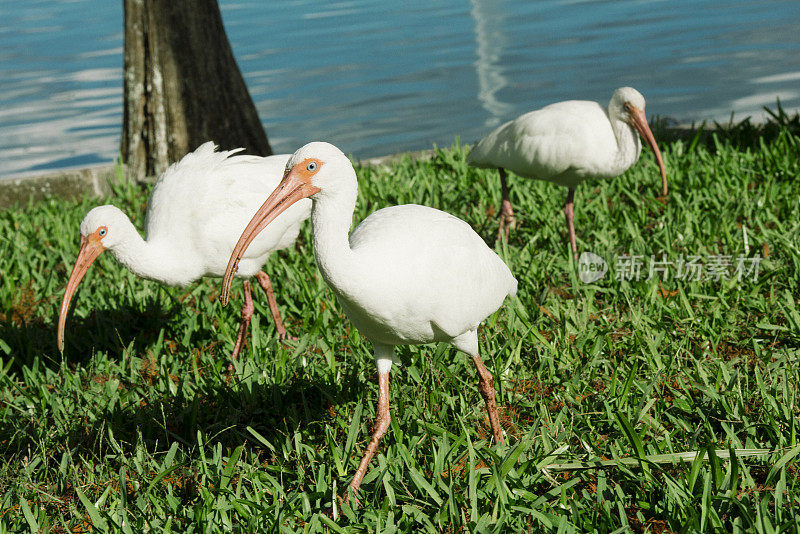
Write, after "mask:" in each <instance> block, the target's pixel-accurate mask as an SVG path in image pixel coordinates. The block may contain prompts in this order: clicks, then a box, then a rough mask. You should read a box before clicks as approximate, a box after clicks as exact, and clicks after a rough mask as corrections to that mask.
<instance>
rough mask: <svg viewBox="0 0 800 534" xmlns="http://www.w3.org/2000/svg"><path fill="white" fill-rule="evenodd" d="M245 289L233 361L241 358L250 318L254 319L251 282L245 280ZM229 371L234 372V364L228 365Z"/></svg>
mask: <svg viewBox="0 0 800 534" xmlns="http://www.w3.org/2000/svg"><path fill="white" fill-rule="evenodd" d="M242 288H243V289H244V306H242V322H241V324H239V335H237V336H236V344H235V345H234V346H233V354H231V359H232V360H236V359H238V358H239V352H240V351H241V350H242V345H244V337H245V335H246V334H247V328H248V327H249V326H250V318H251V317H253V312H254V311H255V307H254V306H253V297H252V294H251V291H250V282H249V281H248V280H245V281H244V283H242ZM228 370H229V371H233V363H230V364H228Z"/></svg>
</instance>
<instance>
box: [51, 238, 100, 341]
mask: <svg viewBox="0 0 800 534" xmlns="http://www.w3.org/2000/svg"><path fill="white" fill-rule="evenodd" d="M105 249H106V247H104V246H103V243H102V242H101V241H100V236H99V235H97V232H95V233H93V234H92V235H90V236H88V237H84V236H81V248H80V251H78V259H76V260H75V266H74V267H73V268H72V274H70V275H69V280H68V281H67V289H66V291H64V299H63V300H62V301H61V311H60V312H59V314H58V350H60V351H61V352H64V327H65V326H66V322H67V312H68V311H69V304H70V301H72V296H73V295H74V294H75V290H76V289H78V284H80V283H81V280H82V279H83V276H84V275H85V274H86V271H88V270H89V267H90V266H91V265H92V262H94V260H96V259H97V257H98V256H99V255H100V253H101V252H103V251H104V250H105Z"/></svg>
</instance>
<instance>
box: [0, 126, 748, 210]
mask: <svg viewBox="0 0 800 534" xmlns="http://www.w3.org/2000/svg"><path fill="white" fill-rule="evenodd" d="M669 122H670V119H668V118H662V117H655V118H654V120H652V121H651V124H650V126H651V128H652V130H653V134H654V136H655V137H656V139H659V140H660V141H661V142H663V143H671V142H673V141H676V140H678V139H684V140H686V139H688V138H690V137H693V136H694V135H696V133H697V131H698V130H699V129H700V128H702V129H703V132H704V135H710V134H712V133H713V132H715V131H717V130H718V129H720V128H721V129H725V128H726V127H735V125H736V123H730V124H719V123H715V124H712V125H708V124H706V123H700V124H696V123H693V124H677V125H676V124H674V122H673V123H672V124H669ZM668 124H669V125H668ZM759 124H760V123H758V122H754V123H753V125H754V126H758V125H759ZM761 125H763V124H761ZM465 144H466V143H465ZM433 150H434V149H433V148H427V149H421V150H410V151H405V152H397V153H394V154H388V155H385V156H378V157H373V158H365V159H354V161H355V164H356V166H362V167H372V166H377V165H384V164H388V163H391V162H393V161H397V160H399V159H401V158H403V157H406V156H410V157H411V158H413V159H427V158H429V157H431V155H432V154H433ZM116 171H117V164H116V163H115V162H109V163H105V164H97V165H92V166H88V167H74V168H67V169H61V170H48V171H42V172H36V173H32V174H28V175H25V174H14V175H12V176H11V177H9V178H0V210H7V209H13V208H15V207H17V208H21V207H23V206H26V205H28V204H30V203H38V202H42V201H45V200H47V199H49V198H52V197H58V198H62V199H76V198H82V197H84V196H85V195H86V194H87V193H90V194H91V196H92V197H95V198H96V197H101V196H104V195H107V194H108V193H110V192H111V187H110V185H109V181H111V180H113V179H116ZM153 181H155V177H147V178H145V179H143V180H140V183H143V184H146V183H151V182H153Z"/></svg>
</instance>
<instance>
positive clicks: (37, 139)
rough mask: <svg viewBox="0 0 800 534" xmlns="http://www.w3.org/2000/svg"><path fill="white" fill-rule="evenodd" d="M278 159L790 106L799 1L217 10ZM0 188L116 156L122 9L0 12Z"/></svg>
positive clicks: (799, 35) (103, 3) (46, 4)
mask: <svg viewBox="0 0 800 534" xmlns="http://www.w3.org/2000/svg"><path fill="white" fill-rule="evenodd" d="M220 6H221V8H222V13H223V19H224V22H225V26H226V28H227V32H228V37H229V39H230V41H231V44H232V46H233V50H234V54H235V55H236V58H237V60H238V62H239V66H240V68H241V69H242V72H243V74H244V77H245V80H246V81H247V84H248V87H249V88H250V92H251V94H252V96H253V99H254V101H255V103H256V106H257V108H258V111H259V114H260V117H261V120H262V122H263V123H264V126H265V128H266V131H267V135H268V137H269V139H270V142H271V143H272V146H273V148H274V149H275V150H276V151H277V152H292V151H294V150H295V149H296V148H298V147H299V146H300V145H302V144H303V143H305V142H307V141H310V140H327V141H331V142H333V143H335V144H337V145H338V146H340V148H342V149H343V150H344V151H345V152H348V153H352V154H354V155H355V156H357V157H361V158H366V157H371V156H376V155H381V154H388V153H393V152H398V151H401V150H410V149H420V148H428V147H430V146H431V145H432V144H433V143H437V144H439V145H449V144H450V143H451V142H452V141H453V140H454V138H455V137H456V136H460V137H461V139H462V140H463V141H464V142H471V141H473V140H474V139H476V138H478V137H480V136H481V135H483V134H485V133H487V132H488V131H489V129H490V128H492V127H493V126H496V125H498V124H500V123H501V122H503V121H505V120H508V119H510V118H513V117H515V116H517V115H519V114H521V113H523V112H525V111H528V110H531V109H535V108H537V107H540V106H542V105H545V104H547V103H550V102H554V101H558V100H565V99H575V98H578V99H591V100H599V101H602V102H604V103H606V102H607V101H608V99H609V98H610V96H611V93H612V92H613V90H614V89H615V88H617V87H619V86H622V85H631V86H633V87H636V88H637V89H639V90H640V91H641V92H642V93H643V94H644V95H645V97H646V98H647V113H648V115H651V116H652V115H661V116H668V117H672V118H674V119H676V120H678V121H680V122H691V121H699V120H704V119H712V120H719V121H727V120H728V118H729V117H730V114H731V112H734V113H735V117H736V118H744V117H746V116H748V115H753V116H761V115H762V111H761V107H762V106H764V105H772V106H774V104H775V101H776V99H777V98H780V99H781V103H782V104H783V105H784V107H786V108H787V109H792V110H794V109H798V108H800V2H798V1H797V0H768V1H753V0H749V1H731V0H727V1H726V0H693V1H691V2H689V1H683V0H662V1H653V0H640V1H632V0H628V1H608V0H605V1H603V0H595V1H581V0H537V1H530V0H472V1H467V0H441V1H436V0H425V1H417V0H410V1H405V2H386V1H384V0H352V1H347V0H345V1H339V2H320V1H309V0H294V1H280V2H261V1H229V0H221V2H220ZM0 20H1V21H2V23H0V177H9V176H13V175H18V174H25V173H33V172H39V171H42V170H47V169H57V168H63V167H74V166H86V165H92V164H97V163H103V162H109V161H112V160H113V159H114V158H115V157H116V156H117V154H118V150H119V137H120V129H121V121H122V1H121V0H24V1H21V2H12V1H11V0H3V2H2V3H0Z"/></svg>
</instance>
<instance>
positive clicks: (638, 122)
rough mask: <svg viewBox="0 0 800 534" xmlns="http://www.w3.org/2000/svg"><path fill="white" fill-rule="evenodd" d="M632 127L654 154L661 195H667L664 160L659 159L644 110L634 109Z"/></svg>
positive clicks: (659, 155)
mask: <svg viewBox="0 0 800 534" xmlns="http://www.w3.org/2000/svg"><path fill="white" fill-rule="evenodd" d="M632 115H633V127H634V128H636V131H637V132H639V135H641V136H642V138H643V139H644V140H645V141H646V142H647V144H648V145H649V146H650V149H651V150H652V151H653V154H655V155H656V161H657V162H658V168H659V169H660V170H661V196H664V197H665V196H667V171H666V170H665V169H664V160H663V159H661V151H660V150H658V145H657V144H656V139H655V137H653V132H651V131H650V126H648V125H647V118H646V117H645V116H644V110H642V109H636V110H635V111H634V112H633V114H632Z"/></svg>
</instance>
